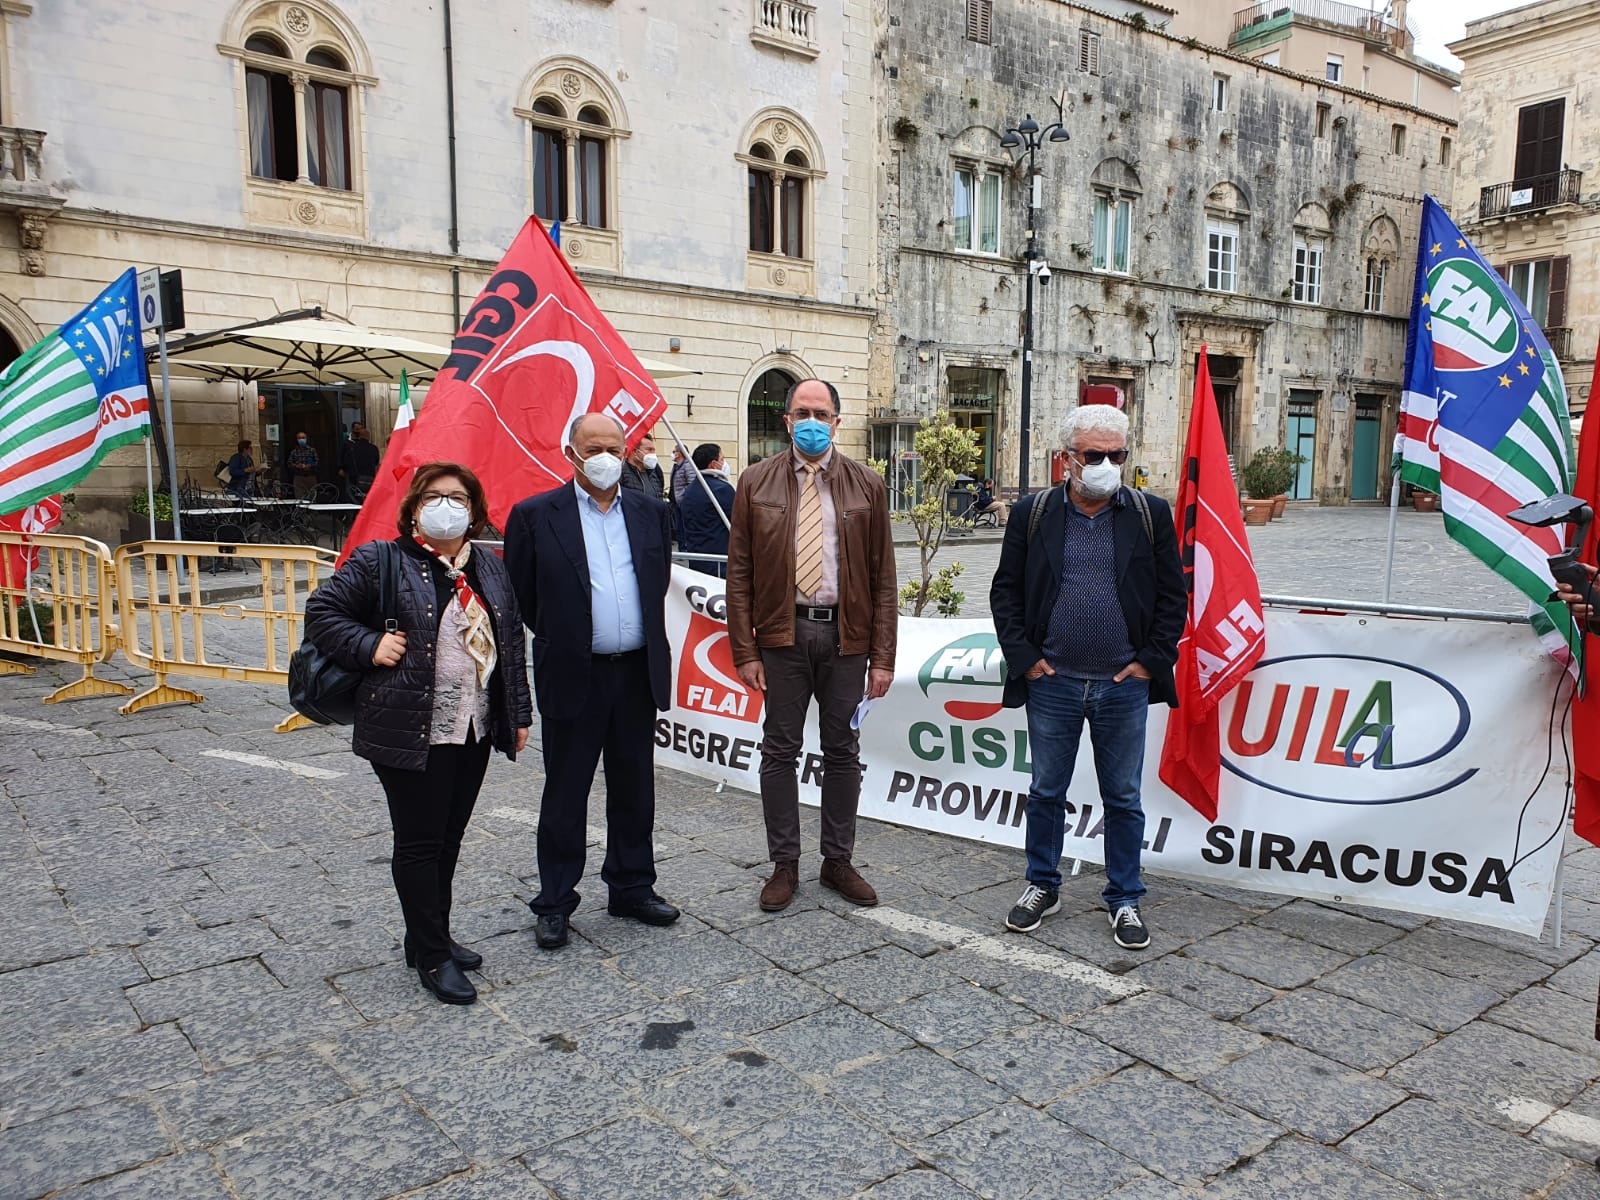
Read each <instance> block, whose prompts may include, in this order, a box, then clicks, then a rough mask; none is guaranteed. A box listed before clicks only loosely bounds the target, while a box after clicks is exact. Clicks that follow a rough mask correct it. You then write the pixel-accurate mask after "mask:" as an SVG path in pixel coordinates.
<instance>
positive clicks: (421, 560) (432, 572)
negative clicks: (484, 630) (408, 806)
mask: <svg viewBox="0 0 1600 1200" xmlns="http://www.w3.org/2000/svg"><path fill="white" fill-rule="evenodd" d="M384 545H385V543H382V542H368V543H366V544H365V545H363V546H360V547H358V548H357V549H356V550H355V552H354V553H353V554H351V555H350V558H349V560H348V561H347V562H346V563H345V564H344V566H343V567H342V568H340V570H339V572H338V573H337V574H336V575H334V576H333V578H332V579H329V580H328V581H327V582H326V583H324V584H323V585H322V586H321V587H319V588H318V589H317V590H316V591H315V592H313V593H311V596H310V598H309V599H308V600H307V601H306V634H307V636H309V637H310V638H311V640H312V641H314V642H315V643H316V644H317V648H318V649H320V650H321V651H322V652H323V653H324V654H327V655H329V656H330V657H332V658H334V659H336V660H337V661H338V662H339V663H340V664H341V665H342V666H346V667H350V668H352V669H355V670H359V671H361V672H362V679H361V686H360V688H359V690H358V692H357V694H356V720H355V731H354V734H353V736H352V737H351V746H350V748H351V749H352V750H353V751H354V752H355V753H356V754H358V755H359V756H360V757H362V758H367V759H371V760H372V761H373V762H375V763H381V764H383V765H384V766H388V767H399V768H401V769H402V770H407V771H420V770H422V769H423V768H425V767H426V766H427V765H428V728H429V726H430V725H431V724H432V721H433V669H434V644H435V642H436V640H437V638H438V632H439V617H440V610H439V597H440V596H441V595H444V594H445V593H444V592H443V591H442V590H441V589H440V588H439V587H438V578H436V577H441V578H442V574H443V571H444V568H443V567H442V566H441V565H440V564H439V562H438V561H437V560H436V559H434V558H432V557H431V556H429V555H426V554H425V553H420V552H419V550H418V549H417V548H414V547H413V546H409V545H408V546H404V547H403V548H402V549H401V550H400V553H399V556H398V558H399V565H400V580H399V591H398V596H397V607H398V609H399V620H400V628H401V629H402V630H404V631H405V635H406V653H405V657H404V658H403V659H401V660H400V665H399V666H396V667H375V666H373V665H372V654H373V651H375V650H376V649H377V648H378V641H379V639H380V638H382V636H383V634H382V632H381V629H382V625H383V620H382V617H381V615H380V613H379V608H380V601H379V596H378V555H379V553H380V551H381V549H382V548H383V547H384ZM471 566H472V569H471V575H472V576H473V590H474V591H476V592H477V594H478V598H479V599H480V600H482V601H483V603H484V604H485V605H486V606H487V607H488V609H489V612H490V614H491V615H492V617H493V619H494V637H495V644H496V646H497V647H498V651H499V658H498V662H497V663H496V665H495V671H494V675H493V676H492V677H491V678H490V680H489V699H490V707H489V714H490V725H491V727H492V732H493V738H494V747H495V749H496V750H499V751H500V752H501V753H502V754H504V755H505V756H506V757H507V758H511V759H515V758H516V733H517V730H519V729H525V728H527V727H528V726H530V725H532V724H533V703H532V699H531V697H530V696H529V693H528V671H527V665H526V658H525V655H524V652H523V651H524V643H523V632H522V616H521V614H520V613H519V612H518V610H517V598H516V595H515V594H514V593H513V592H512V590H511V577H510V576H509V575H508V574H507V573H506V567H505V564H504V563H503V562H501V561H500V559H499V558H497V557H496V556H495V555H494V554H493V553H490V552H488V551H474V552H473V555H472V560H471Z"/></svg>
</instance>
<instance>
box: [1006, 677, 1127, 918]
mask: <svg viewBox="0 0 1600 1200" xmlns="http://www.w3.org/2000/svg"><path fill="white" fill-rule="evenodd" d="M1149 709H1150V683H1149V681H1148V680H1145V679H1133V678H1129V679H1124V680H1123V681H1122V682H1121V683H1113V682H1111V681H1110V680H1109V679H1069V678H1067V677H1066V676H1065V675H1041V676H1040V677H1039V678H1038V679H1035V680H1032V681H1030V682H1029V684H1028V751H1029V753H1030V754H1031V755H1032V756H1033V783H1032V786H1031V787H1030V788H1029V789H1028V828H1027V838H1026V845H1027V850H1028V882H1029V883H1033V884H1037V885H1038V886H1039V887H1042V888H1048V889H1049V890H1051V891H1056V890H1058V889H1059V888H1060V887H1061V851H1062V846H1063V843H1064V842H1065V840H1066V833H1067V809H1066V799H1067V786H1068V785H1069V784H1070V783H1071V782H1072V767H1073V764H1074V763H1075V762H1076V761H1077V758H1078V739H1079V738H1080V737H1081V736H1082V734H1083V724H1084V722H1085V721H1086V720H1087V721H1088V723H1089V744H1090V745H1091V746H1092V747H1093V748H1094V770H1095V775H1096V776H1097V777H1098V778H1099V781H1100V802H1101V805H1102V810H1101V815H1102V816H1103V818H1104V821H1105V833H1104V838H1105V859H1106V886H1105V891H1104V892H1103V893H1102V895H1103V896H1104V897H1105V902H1106V906H1107V907H1108V908H1110V909H1111V911H1112V912H1115V911H1116V910H1117V909H1118V908H1119V907H1120V906H1122V905H1124V904H1137V903H1139V900H1140V898H1141V897H1142V896H1143V895H1144V884H1143V882H1141V880H1140V878H1139V851H1140V850H1141V849H1142V847H1143V845H1144V809H1143V808H1141V807H1140V805H1139V781H1140V777H1141V776H1142V775H1143V773H1144V727H1145V718H1146V717H1147V716H1148V715H1149ZM1091 828H1092V826H1091Z"/></svg>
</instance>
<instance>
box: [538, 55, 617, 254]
mask: <svg viewBox="0 0 1600 1200" xmlns="http://www.w3.org/2000/svg"><path fill="white" fill-rule="evenodd" d="M523 97H524V103H523V106H522V107H519V108H518V109H517V110H516V113H517V115H518V116H519V117H521V118H523V119H524V120H525V121H527V122H528V127H529V139H530V156H531V158H532V161H533V171H532V192H533V195H532V204H531V207H532V209H533V212H534V214H535V215H536V216H537V217H538V218H539V219H540V220H541V221H544V222H545V223H547V224H550V223H554V222H556V221H561V222H563V223H564V224H563V228H562V234H561V243H562V248H563V249H564V250H566V251H567V256H568V257H569V258H586V262H585V265H590V266H597V267H606V268H609V269H616V268H617V266H618V265H619V261H620V260H618V259H617V257H616V253H615V252H616V249H617V247H618V245H619V243H618V242H617V240H616V239H615V238H614V237H608V236H607V232H609V231H614V230H615V229H616V228H617V216H616V214H617V192H616V175H617V158H616V156H617V146H618V143H619V141H620V139H623V138H626V137H627V136H628V130H627V114H626V113H624V112H623V109H622V99H621V97H620V96H619V95H618V94H617V93H616V91H615V90H614V89H613V88H612V86H611V84H610V82H609V81H608V80H607V79H606V78H605V76H603V75H602V74H601V73H600V72H598V71H596V70H595V69H594V68H593V67H591V66H589V65H588V64H587V63H584V62H581V61H579V60H577V59H571V58H561V59H551V60H548V61H546V62H544V63H542V64H540V65H539V66H538V67H536V68H535V69H534V71H533V73H532V74H531V75H529V76H528V81H527V83H526V84H525V85H524V87H523ZM567 225H571V226H581V227H582V231H583V232H582V236H580V237H579V238H578V240H577V241H576V243H570V242H569V241H568V231H567V229H566V226H567ZM574 246H576V249H577V251H578V252H577V253H573V250H574ZM590 247H593V248H594V251H595V252H594V253H593V254H592V255H591V254H589V248H590Z"/></svg>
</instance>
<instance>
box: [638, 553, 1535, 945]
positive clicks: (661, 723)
mask: <svg viewBox="0 0 1600 1200" xmlns="http://www.w3.org/2000/svg"><path fill="white" fill-rule="evenodd" d="M723 587H724V585H723V582H722V581H721V580H719V579H715V578H712V577H710V576H706V575H700V574H697V573H695V572H692V571H689V570H687V569H686V568H683V567H675V568H674V569H673V587H672V589H671V591H670V592H669V593H668V606H667V636H668V637H669V639H671V641H672V644H673V646H674V647H675V648H676V649H675V657H676V668H675V669H676V673H677V677H676V680H675V686H674V691H673V695H674V701H675V702H674V707H673V709H672V711H671V712H668V713H663V714H661V716H660V718H659V719H658V722H657V726H656V747H657V761H658V762H659V763H661V764H662V765H663V766H671V767H677V768H679V769H682V770H685V771H689V772H691V773H693V774H698V775H701V776H704V777H706V778H710V779H715V780H718V781H722V782H726V783H729V784H732V785H734V786H736V787H739V788H743V789H745V790H747V791H749V792H752V793H754V792H757V791H758V790H759V788H760V769H761V754H760V744H761V720H762V714H763V709H762V699H763V698H762V697H761V696H760V695H754V694H747V693H746V690H745V688H744V686H743V685H742V684H741V683H740V682H739V678H738V673H737V671H735V670H734V668H733V663H732V658H731V655H730V653H729V651H728V640H727V626H726V620H727V609H726V599H725V596H724V592H723ZM1266 625H1267V657H1266V658H1265V659H1264V660H1263V661H1262V662H1260V663H1259V664H1258V665H1257V666H1256V669H1255V670H1254V671H1253V672H1252V673H1251V674H1250V675H1249V677H1248V678H1247V679H1246V680H1245V681H1244V683H1242V684H1241V685H1240V687H1239V688H1238V689H1236V690H1235V691H1234V692H1233V693H1232V694H1231V695H1229V696H1228V697H1227V698H1226V699H1225V700H1224V701H1223V702H1222V705H1221V707H1220V708H1219V710H1218V719H1219V722H1220V725H1221V731H1222V754H1223V765H1224V767H1225V768H1226V769H1225V770H1224V771H1223V774H1222V789H1221V790H1222V794H1221V796H1220V798H1219V799H1220V806H1219V819H1218V821H1217V822H1216V823H1215V824H1208V823H1207V822H1206V820H1205V819H1204V818H1203V817H1201V816H1200V814H1198V813H1197V812H1195V811H1194V810H1193V809H1192V808H1190V807H1189V806H1188V805H1187V804H1185V803H1184V802H1183V801H1182V800H1181V799H1179V798H1178V797H1177V796H1175V795H1174V794H1173V793H1171V792H1170V791H1168V790H1167V788H1166V787H1165V786H1164V785H1163V784H1162V783H1161V781H1160V780H1159V778H1158V777H1157V774H1156V768H1157V764H1158V761H1159V758H1160V746H1161V742H1162V739H1163V738H1164V736H1165V732H1166V717H1167V712H1168V710H1167V708H1166V707H1165V706H1163V705H1156V706H1154V707H1152V708H1151V709H1150V723H1149V729H1148V733H1147V737H1146V750H1145V763H1144V768H1145V769H1144V778H1143V795H1144V809H1145V817H1146V819H1145V859H1144V861H1145V867H1146V869H1147V871H1148V872H1149V873H1150V876H1151V878H1150V884H1151V887H1152V888H1153V889H1156V890H1158V889H1159V886H1160V882H1159V879H1160V876H1161V875H1163V874H1172V875H1179V876H1191V877H1198V878H1204V879H1211V880H1214V881H1216V882H1219V883H1226V884H1230V885H1232V886H1235V887H1243V888H1254V889H1257V890H1261V891H1270V892H1278V893H1283V894H1288V895H1297V896H1310V897H1317V898H1322V899H1326V900H1342V901H1353V902H1357V903H1361V904H1370V905H1375V906H1378V907H1383V908H1393V909H1400V910H1402V911H1408V912H1418V913H1427V914H1430V915H1434V916H1451V917H1457V918H1459V919H1462V920H1467V921H1476V922H1479V923H1482V924H1488V925H1495V926H1498V927H1501V928H1505V929H1513V930H1517V931H1520V932H1524V933H1530V934H1534V935H1537V934H1538V932H1539V930H1540V929H1541V928H1542V926H1543V924H1544V916H1545V911H1546V909H1547V907H1548V905H1549V901H1550V896H1551V887H1552V880H1553V877H1554V873H1555V865H1556V861H1557V859H1558V857H1559V852H1560V845H1561V838H1560V834H1561V829H1562V825H1561V818H1562V814H1563V810H1564V795H1563V792H1562V786H1561V785H1562V780H1561V779H1560V778H1559V777H1557V776H1553V775H1551V776H1545V777H1543V778H1542V779H1541V773H1542V772H1543V771H1544V769H1545V763H1546V759H1547V756H1548V753H1549V751H1550V749H1551V746H1552V744H1553V743H1552V739H1551V736H1550V729H1549V714H1550V698H1551V693H1552V690H1553V689H1554V687H1555V684H1556V680H1557V678H1558V676H1559V668H1557V667H1555V666H1554V665H1553V663H1552V662H1551V661H1550V659H1549V658H1548V657H1547V656H1545V655H1544V654H1543V653H1542V652H1541V651H1540V649H1539V646H1538V644H1537V642H1535V641H1534V640H1533V639H1531V638H1529V637H1528V636H1527V631H1526V630H1525V629H1520V628H1517V627H1515V626H1510V625H1495V624H1487V623H1478V622H1458V621H1451V622H1444V621H1427V620H1402V619H1386V618H1380V617H1363V616H1356V615H1342V614H1338V613H1296V612H1284V611H1281V610H1271V611H1269V612H1268V614H1267V621H1266ZM1005 675H1006V664H1005V660H1004V659H1003V657H1002V656H1001V654H1000V648H999V645H998V644H997V642H996V639H995V635H994V629H993V627H992V626H991V625H990V624H989V622H987V621H970V620H943V619H928V618H923V619H916V618H910V617H902V618H901V620H900V633H899V656H898V662H897V666H896V673H895V681H894V685H893V687H891V688H890V690H889V694H888V696H887V697H885V699H884V700H883V701H882V702H881V703H880V704H878V705H877V706H876V707H875V708H874V709H873V710H872V712H871V714H870V715H869V716H868V717H867V719H866V721H865V722H864V723H863V725H862V729H861V754H862V759H863V762H864V764H865V771H864V774H863V778H862V792H861V813H862V815H863V816H865V817H870V818H874V819H877V820H883V821H891V822H894V823H896V824H900V825H906V826H911V827H915V828H920V829H927V830H931V831H935V832H939V833H945V834H951V835H954V836H956V837H962V838H969V839H972V840H974V841H982V842H989V843H993V844H998V845H1006V846H1012V847H1017V848H1019V849H1020V847H1021V846H1022V839H1023V825H1024V822H1025V820H1026V808H1027V799H1028V785H1029V779H1030V774H1031V771H1032V765H1033V764H1032V761H1031V758H1030V746H1029V740H1028V727H1027V717H1026V712H1025V710H1023V709H1007V708H1004V707H1003V705H1002V702H1001V699H1002V688H1003V685H1004V683H1005ZM804 746H805V750H804V752H803V754H802V757H801V765H800V797H801V800H802V802H804V803H807V804H816V803H817V802H818V801H819V799H820V792H819V785H820V783H821V779H822V758H821V755H820V753H819V752H818V740H817V735H816V716H815V712H814V710H813V712H812V713H811V714H810V717H809V721H808V725H807V731H806V737H805V742H804ZM1557 757H1558V760H1559V756H1557ZM1536 781H1539V783H1538V786H1537V787H1536V786H1535V782H1536ZM727 802H728V803H729V804H739V803H750V804H755V803H757V801H755V799H754V798H753V797H750V798H748V799H741V798H740V797H739V796H737V795H736V794H733V793H730V794H728V796H727ZM1101 812H1102V806H1101V803H1100V797H1099V789H1098V786H1097V784H1096V780H1095V774H1094V764H1093V751H1092V749H1091V747H1090V742H1089V738H1088V737H1087V736H1085V737H1083V738H1082V739H1081V741H1080V743H1079V746H1078V759H1077V767H1076V770H1075V773H1074V776H1073V781H1072V787H1071V789H1070V790H1069V792H1068V796H1067V811H1066V817H1067V822H1066V838H1067V850H1066V852H1067V854H1068V855H1069V856H1071V857H1076V858H1083V859H1086V860H1089V861H1092V862H1099V861H1101V859H1102V853H1101V838H1102V832H1103V830H1102V822H1101ZM1022 871H1023V864H1022V861H1021V857H1020V855H1019V858H1018V863H1017V877H1018V880H1019V881H1020V879H1021V878H1022ZM999 917H1000V914H997V915H996V920H997V921H998V920H999Z"/></svg>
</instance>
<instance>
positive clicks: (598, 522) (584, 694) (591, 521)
mask: <svg viewBox="0 0 1600 1200" xmlns="http://www.w3.org/2000/svg"><path fill="white" fill-rule="evenodd" d="M567 442H568V445H567V449H566V454H567V457H568V459H569V461H571V463H572V465H573V470H574V479H573V482H572V483H571V484H570V485H566V486H562V487H558V488H555V489H553V490H552V491H548V492H545V493H543V494H541V495H538V496H532V497H530V498H528V499H527V500H524V501H522V502H521V503H520V504H518V505H517V506H516V507H515V508H513V509H512V510H511V516H510V518H509V519H508V520H507V522H506V566H507V567H509V568H510V572H511V583H512V586H513V587H514V588H515V589H516V593H517V601H518V603H519V604H520V605H521V607H522V618H523V621H524V622H525V623H526V624H527V626H528V628H529V629H530V630H532V631H533V688H534V695H535V698H536V699H537V702H538V705H539V718H540V721H539V725H540V734H541V736H542V738H543V742H544V767H545V785H544V796H543V799H542V800H541V802H540V806H539V843H538V844H539V851H538V853H539V884H540V890H539V894H538V895H537V896H536V897H534V899H533V900H532V901H531V902H530V904H529V907H530V908H531V909H533V912H534V915H535V917H536V918H537V920H536V921H535V934H536V936H537V940H538V943H539V946H540V948H541V949H545V950H553V949H555V948H556V947H558V946H562V945H565V944H566V941H567V923H568V920H569V918H570V917H571V916H572V913H573V911H574V910H575V909H576V908H577V907H578V900H579V896H578V893H577V891H576V888H577V884H578V880H579V879H581V878H582V877H583V867H584V846H585V840H586V839H585V836H584V835H585V825H586V822H587V819H588V811H589V791H590V789H591V788H592V787H593V786H594V770H595V766H596V764H597V763H598V762H599V761H600V760H601V758H602V756H603V757H604V761H605V769H606V857H605V864H604V866H603V867H602V868H601V870H600V877H601V878H602V879H603V880H604V881H605V883H606V886H607V887H608V888H609V889H610V900H609V903H608V904H607V910H608V911H609V912H610V913H611V914H612V915H613V916H618V917H629V918H632V919H633V920H636V921H642V922H644V923H645V924H646V925H670V924H672V922H674V921H676V920H677V919H678V910H677V909H676V908H674V907H673V906H672V905H670V904H668V903H667V902H666V901H665V900H663V899H662V898H661V897H660V896H659V895H657V894H656V892H655V882H656V868H655V851H654V847H653V845H652V843H651V834H652V833H653V831H654V827H655V811H656V791H655V714H656V710H657V709H660V710H665V709H666V708H667V707H668V706H669V705H670V704H671V693H672V666H671V657H670V651H669V649H668V646H667V625H666V603H665V601H666V594H667V586H668V583H669V582H670V579H671V562H672V545H671V525H670V521H669V518H668V516H667V506H666V503H665V502H664V501H662V500H661V499H659V498H658V497H655V496H649V495H646V494H645V493H643V492H637V491H624V490H623V489H622V488H621V487H620V486H619V482H620V478H621V472H622V462H623V456H624V454H625V452H626V451H625V448H624V443H623V436H622V427H621V426H620V425H619V424H618V423H617V422H616V421H615V420H614V419H613V418H612V417H610V416H608V415H606V414H604V413H590V414H587V415H585V416H582V417H579V418H578V419H577V420H575V421H573V423H572V425H571V427H570V428H569V429H568V432H567Z"/></svg>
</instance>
